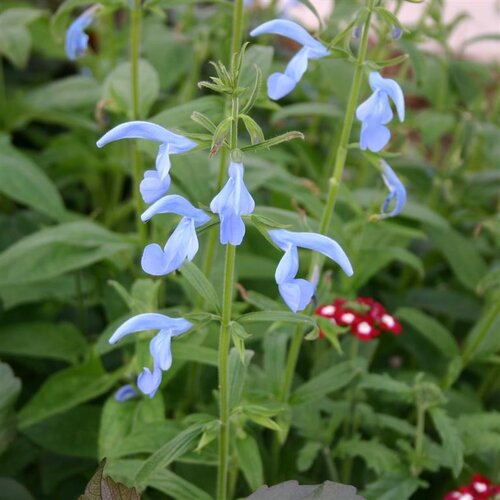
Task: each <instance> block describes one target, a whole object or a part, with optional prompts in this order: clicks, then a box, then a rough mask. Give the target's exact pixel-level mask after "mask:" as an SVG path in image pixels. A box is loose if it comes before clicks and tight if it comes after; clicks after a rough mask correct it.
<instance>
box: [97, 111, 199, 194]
mask: <svg viewBox="0 0 500 500" xmlns="http://www.w3.org/2000/svg"><path fill="white" fill-rule="evenodd" d="M120 139H149V140H151V141H156V142H160V143H161V144H160V147H159V149H158V155H157V157H156V170H146V172H145V173H144V179H143V181H142V182H141V185H140V191H141V195H142V198H143V199H144V201H145V202H146V203H153V202H154V201H156V200H158V199H159V198H161V197H162V196H163V195H164V194H165V193H166V192H167V191H168V189H169V187H170V175H169V173H170V166H171V164H170V155H171V154H179V153H185V152H186V151H190V150H191V149H193V148H194V147H196V143H195V142H193V141H192V140H191V139H188V138H187V137H184V136H182V135H179V134H174V133H173V132H170V130H167V129H166V128H163V127H162V126H160V125H157V124H156V123H150V122H145V121H132V122H125V123H122V124H120V125H118V126H116V127H114V128H112V129H111V130H110V131H108V132H106V133H105V134H104V135H103V136H102V137H101V138H100V139H99V140H98V141H97V146H98V147H99V148H102V147H103V146H105V145H106V144H108V143H110V142H113V141H118V140H120Z"/></svg>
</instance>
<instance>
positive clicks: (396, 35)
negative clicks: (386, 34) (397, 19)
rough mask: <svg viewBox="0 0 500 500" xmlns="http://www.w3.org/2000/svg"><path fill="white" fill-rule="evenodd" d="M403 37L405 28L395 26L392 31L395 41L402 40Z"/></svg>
mask: <svg viewBox="0 0 500 500" xmlns="http://www.w3.org/2000/svg"><path fill="white" fill-rule="evenodd" d="M402 36H403V28H401V26H396V25H394V26H393V27H392V29H391V37H392V39H393V40H400V39H401V37H402Z"/></svg>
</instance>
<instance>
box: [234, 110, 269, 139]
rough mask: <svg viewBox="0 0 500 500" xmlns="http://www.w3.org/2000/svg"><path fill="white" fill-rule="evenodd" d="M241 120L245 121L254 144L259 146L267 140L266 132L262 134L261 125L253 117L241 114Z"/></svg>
mask: <svg viewBox="0 0 500 500" xmlns="http://www.w3.org/2000/svg"><path fill="white" fill-rule="evenodd" d="M239 118H241V120H243V124H244V125H245V128H246V129H247V132H248V135H249V136H250V141H251V143H252V144H259V143H260V142H262V141H264V140H265V137H264V132H262V129H261V128H260V126H259V124H258V123H257V122H256V121H255V120H254V119H253V118H252V117H250V116H248V115H245V114H240V115H239Z"/></svg>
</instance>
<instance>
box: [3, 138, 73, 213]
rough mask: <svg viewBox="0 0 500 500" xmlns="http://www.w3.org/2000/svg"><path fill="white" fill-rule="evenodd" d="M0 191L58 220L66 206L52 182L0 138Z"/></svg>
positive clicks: (26, 158)
mask: <svg viewBox="0 0 500 500" xmlns="http://www.w3.org/2000/svg"><path fill="white" fill-rule="evenodd" d="M0 157H1V159H2V161H1V162H0V192H1V193H3V194H4V195H5V196H7V197H8V198H11V199H13V200H14V201H17V202H19V203H22V204H24V205H27V206H29V207H31V208H33V209H35V210H37V211H38V212H40V213H42V214H45V215H48V216H49V217H51V218H52V219H55V220H61V219H63V218H64V216H65V208H64V204H63V201H62V198H61V196H60V195H59V192H58V191H57V188H56V186H55V185H54V184H53V183H52V181H51V180H50V179H49V178H48V177H47V176H46V175H45V173H44V172H43V170H41V169H40V168H39V167H38V166H37V165H35V164H34V163H33V162H32V161H31V160H30V159H29V158H28V157H26V156H24V155H23V154H22V153H20V152H19V151H18V150H17V149H16V148H14V147H13V146H11V145H10V144H8V143H7V142H4V141H3V140H0Z"/></svg>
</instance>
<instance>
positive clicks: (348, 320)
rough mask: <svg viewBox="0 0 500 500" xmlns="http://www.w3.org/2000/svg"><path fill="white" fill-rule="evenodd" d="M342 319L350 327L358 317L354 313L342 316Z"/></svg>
mask: <svg viewBox="0 0 500 500" xmlns="http://www.w3.org/2000/svg"><path fill="white" fill-rule="evenodd" d="M340 319H341V320H342V321H343V322H344V323H347V324H348V325H350V324H351V323H352V322H353V321H354V320H355V319H356V317H355V316H354V314H352V313H344V314H342V316H341V317H340Z"/></svg>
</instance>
